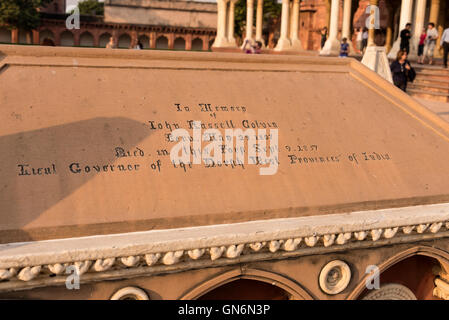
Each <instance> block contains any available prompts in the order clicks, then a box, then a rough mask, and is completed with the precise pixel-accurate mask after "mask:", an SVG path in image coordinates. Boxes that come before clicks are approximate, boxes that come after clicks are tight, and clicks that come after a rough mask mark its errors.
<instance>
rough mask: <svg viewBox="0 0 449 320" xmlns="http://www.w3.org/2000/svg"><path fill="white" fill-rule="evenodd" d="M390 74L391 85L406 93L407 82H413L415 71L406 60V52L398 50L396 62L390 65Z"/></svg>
mask: <svg viewBox="0 0 449 320" xmlns="http://www.w3.org/2000/svg"><path fill="white" fill-rule="evenodd" d="M390 69H391V73H392V76H393V83H394V85H395V86H396V87H398V88H399V89H401V90H402V91H404V92H406V90H407V82H408V81H411V82H413V80H415V76H416V73H415V70H414V69H413V68H412V66H411V65H410V62H409V61H408V60H407V51H405V50H399V51H398V54H397V56H396V60H395V61H393V62H392V63H391V65H390Z"/></svg>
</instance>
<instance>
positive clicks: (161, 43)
mask: <svg viewBox="0 0 449 320" xmlns="http://www.w3.org/2000/svg"><path fill="white" fill-rule="evenodd" d="M156 49H168V38H167V37H166V36H159V37H157V39H156Z"/></svg>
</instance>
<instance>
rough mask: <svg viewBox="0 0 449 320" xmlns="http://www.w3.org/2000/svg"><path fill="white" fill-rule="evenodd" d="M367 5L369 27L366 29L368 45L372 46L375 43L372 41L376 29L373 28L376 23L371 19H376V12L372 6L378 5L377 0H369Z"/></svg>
mask: <svg viewBox="0 0 449 320" xmlns="http://www.w3.org/2000/svg"><path fill="white" fill-rule="evenodd" d="M369 5H370V6H371V9H370V17H369V19H370V28H369V30H368V47H373V46H375V45H376V43H375V42H374V35H375V32H376V29H375V28H374V26H375V25H376V23H375V21H373V20H374V19H376V12H375V9H374V8H373V6H375V7H377V8H378V7H379V0H370V1H369Z"/></svg>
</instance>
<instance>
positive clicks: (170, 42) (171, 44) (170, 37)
mask: <svg viewBox="0 0 449 320" xmlns="http://www.w3.org/2000/svg"><path fill="white" fill-rule="evenodd" d="M165 36H167V38H168V49H170V50H173V49H174V48H175V34H174V33H170V34H168V35H165Z"/></svg>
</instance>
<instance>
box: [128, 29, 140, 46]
mask: <svg viewBox="0 0 449 320" xmlns="http://www.w3.org/2000/svg"><path fill="white" fill-rule="evenodd" d="M138 40H139V39H137V31H136V30H131V43H130V49H134V47H135V46H137V41H138Z"/></svg>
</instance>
